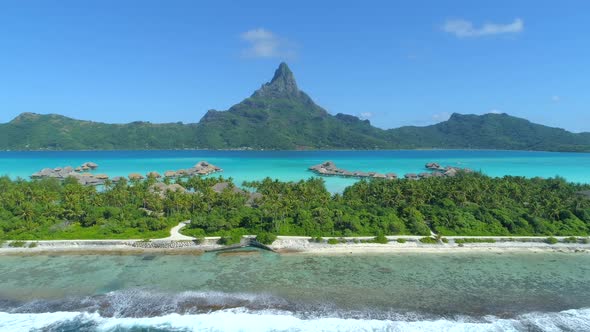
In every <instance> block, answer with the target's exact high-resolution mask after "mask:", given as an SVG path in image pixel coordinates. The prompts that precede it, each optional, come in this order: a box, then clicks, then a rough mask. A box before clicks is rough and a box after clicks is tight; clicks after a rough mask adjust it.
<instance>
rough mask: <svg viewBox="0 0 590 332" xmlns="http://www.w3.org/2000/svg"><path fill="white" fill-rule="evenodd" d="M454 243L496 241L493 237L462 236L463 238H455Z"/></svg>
mask: <svg viewBox="0 0 590 332" xmlns="http://www.w3.org/2000/svg"><path fill="white" fill-rule="evenodd" d="M455 243H457V244H463V243H496V240H495V239H486V238H464V239H455Z"/></svg>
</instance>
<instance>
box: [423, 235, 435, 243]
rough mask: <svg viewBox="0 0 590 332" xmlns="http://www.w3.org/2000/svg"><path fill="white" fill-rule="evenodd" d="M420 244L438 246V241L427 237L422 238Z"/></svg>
mask: <svg viewBox="0 0 590 332" xmlns="http://www.w3.org/2000/svg"><path fill="white" fill-rule="evenodd" d="M420 242H422V243H425V244H438V241H437V240H436V239H435V238H432V237H430V236H425V237H423V238H421V239H420Z"/></svg>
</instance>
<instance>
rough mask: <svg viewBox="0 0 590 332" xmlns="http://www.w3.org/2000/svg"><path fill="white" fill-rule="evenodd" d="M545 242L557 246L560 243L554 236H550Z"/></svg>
mask: <svg viewBox="0 0 590 332" xmlns="http://www.w3.org/2000/svg"><path fill="white" fill-rule="evenodd" d="M545 242H547V243H549V244H556V243H557V242H559V241H558V240H557V239H556V238H554V237H553V236H550V237H548V238H547V239H545Z"/></svg>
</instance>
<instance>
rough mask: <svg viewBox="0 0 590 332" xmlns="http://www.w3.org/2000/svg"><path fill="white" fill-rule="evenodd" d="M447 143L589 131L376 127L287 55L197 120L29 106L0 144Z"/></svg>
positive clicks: (499, 142)
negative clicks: (332, 103) (323, 101)
mask: <svg viewBox="0 0 590 332" xmlns="http://www.w3.org/2000/svg"><path fill="white" fill-rule="evenodd" d="M445 148H449V149H501V150H543V151H574V152H580V151H590V133H571V132H569V131H567V130H565V129H561V128H553V127H549V126H544V125H540V124H535V123H533V122H531V121H529V120H526V119H522V118H517V117H513V116H510V115H508V114H505V113H502V114H492V113H488V114H484V115H475V114H459V113H453V114H452V115H451V116H450V117H449V119H448V120H447V121H443V122H440V123H437V124H433V125H429V126H422V127H417V126H403V127H399V128H393V129H380V128H377V127H374V126H372V125H371V123H370V121H369V120H363V119H360V118H358V117H356V116H354V115H349V114H343V113H337V114H336V115H332V114H330V113H329V112H328V111H326V110H325V109H324V108H322V107H321V106H319V105H317V104H315V102H314V101H313V100H312V99H311V97H309V96H308V95H307V94H306V93H305V92H303V91H301V90H300V89H299V87H298V85H297V82H296V80H295V76H294V74H293V72H292V71H291V70H290V68H289V67H288V65H287V64H286V63H281V64H280V65H279V67H278V68H277V69H276V70H275V72H274V75H273V77H272V79H271V80H270V81H269V82H267V83H265V84H263V85H262V86H261V87H260V88H259V89H257V90H256V91H254V92H253V93H252V94H251V95H250V97H247V98H245V99H244V100H242V101H241V102H239V103H237V104H235V105H233V106H232V107H230V108H229V109H228V110H226V111H218V110H209V111H207V112H206V113H205V115H203V117H202V118H201V119H200V121H199V122H198V123H189V124H183V123H182V122H170V123H157V124H153V123H150V122H144V121H135V122H131V123H127V124H109V123H104V122H95V121H87V120H76V119H73V118H70V117H66V116H63V115H59V114H45V115H44V114H37V113H30V112H29V113H22V114H20V115H18V116H17V117H15V118H14V119H13V120H11V121H10V122H7V123H4V124H0V150H93V149H96V150H123V149H284V150H295V149H320V150H321V149H364V150H367V149H445Z"/></svg>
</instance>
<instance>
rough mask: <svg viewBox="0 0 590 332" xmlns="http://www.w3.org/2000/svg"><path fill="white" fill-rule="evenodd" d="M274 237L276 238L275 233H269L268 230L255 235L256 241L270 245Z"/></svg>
mask: <svg viewBox="0 0 590 332" xmlns="http://www.w3.org/2000/svg"><path fill="white" fill-rule="evenodd" d="M276 239H277V236H276V234H273V233H269V232H262V233H259V234H258V235H256V241H258V242H260V243H262V244H267V245H271V244H272V243H273V242H275V240H276Z"/></svg>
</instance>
